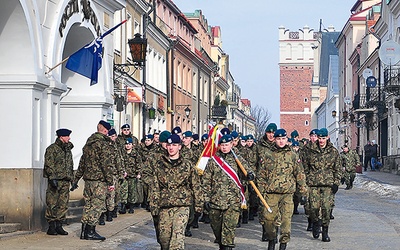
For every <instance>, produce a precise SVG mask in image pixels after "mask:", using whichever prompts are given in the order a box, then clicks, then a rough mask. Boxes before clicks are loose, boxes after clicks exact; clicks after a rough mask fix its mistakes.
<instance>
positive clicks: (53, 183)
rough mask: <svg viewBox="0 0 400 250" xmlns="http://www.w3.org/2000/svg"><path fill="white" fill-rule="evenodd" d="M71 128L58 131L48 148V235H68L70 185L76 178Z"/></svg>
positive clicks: (45, 165)
mask: <svg viewBox="0 0 400 250" xmlns="http://www.w3.org/2000/svg"><path fill="white" fill-rule="evenodd" d="M71 132H72V131H71V130H69V129H66V128H62V129H59V130H57V131H56V134H57V139H56V141H55V142H54V143H53V144H51V145H50V146H48V147H47V148H46V153H45V155H44V169H43V177H44V178H47V180H48V185H47V190H46V205H47V207H46V213H45V217H46V219H47V222H48V223H49V229H48V230H47V234H48V235H57V234H59V235H67V234H68V232H66V231H65V230H64V229H63V228H62V221H64V220H65V217H66V214H67V211H68V201H69V185H70V183H71V181H72V180H73V178H74V174H73V166H74V162H73V160H72V152H71V150H72V148H73V147H74V145H73V144H72V143H71V142H70V141H69V140H70V134H71Z"/></svg>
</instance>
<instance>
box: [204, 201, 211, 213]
mask: <svg viewBox="0 0 400 250" xmlns="http://www.w3.org/2000/svg"><path fill="white" fill-rule="evenodd" d="M204 209H205V210H207V211H208V212H210V211H211V205H210V202H208V201H206V202H204Z"/></svg>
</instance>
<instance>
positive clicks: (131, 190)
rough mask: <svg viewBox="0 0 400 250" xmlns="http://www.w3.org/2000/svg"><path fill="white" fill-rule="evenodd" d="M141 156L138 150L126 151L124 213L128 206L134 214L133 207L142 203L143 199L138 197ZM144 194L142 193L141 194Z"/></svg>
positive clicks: (123, 193)
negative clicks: (125, 207)
mask: <svg viewBox="0 0 400 250" xmlns="http://www.w3.org/2000/svg"><path fill="white" fill-rule="evenodd" d="M141 162H142V161H141V156H140V154H139V153H138V152H137V150H136V149H132V151H131V152H129V153H128V152H127V151H125V153H124V163H125V172H126V177H125V180H124V182H123V183H122V185H121V211H124V208H123V207H124V206H125V205H127V206H128V207H129V209H130V213H133V211H134V210H133V206H134V204H135V203H141V202H142V201H143V197H142V196H141V197H140V196H139V195H138V193H139V192H138V190H137V188H138V184H137V183H138V182H139V180H138V178H137V177H138V175H139V173H140V169H141ZM140 193H142V192H140Z"/></svg>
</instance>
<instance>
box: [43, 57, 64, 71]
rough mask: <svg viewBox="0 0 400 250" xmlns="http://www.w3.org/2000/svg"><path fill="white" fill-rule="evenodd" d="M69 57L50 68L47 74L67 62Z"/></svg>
mask: <svg viewBox="0 0 400 250" xmlns="http://www.w3.org/2000/svg"><path fill="white" fill-rule="evenodd" d="M68 59H69V57H67V58H65V59H64V60H62V61H61V62H59V63H57V64H56V65H55V66H54V67H52V68H50V69H49V71H47V72H46V73H45V74H46V75H47V74H48V73H50V72H51V71H53V70H54V69H55V68H57V67H58V66H60V65H61V64H63V63H65V62H66V61H67V60H68Z"/></svg>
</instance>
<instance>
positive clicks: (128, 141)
mask: <svg viewBox="0 0 400 250" xmlns="http://www.w3.org/2000/svg"><path fill="white" fill-rule="evenodd" d="M129 143H133V140H132V138H130V137H128V138H126V140H125V144H129Z"/></svg>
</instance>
